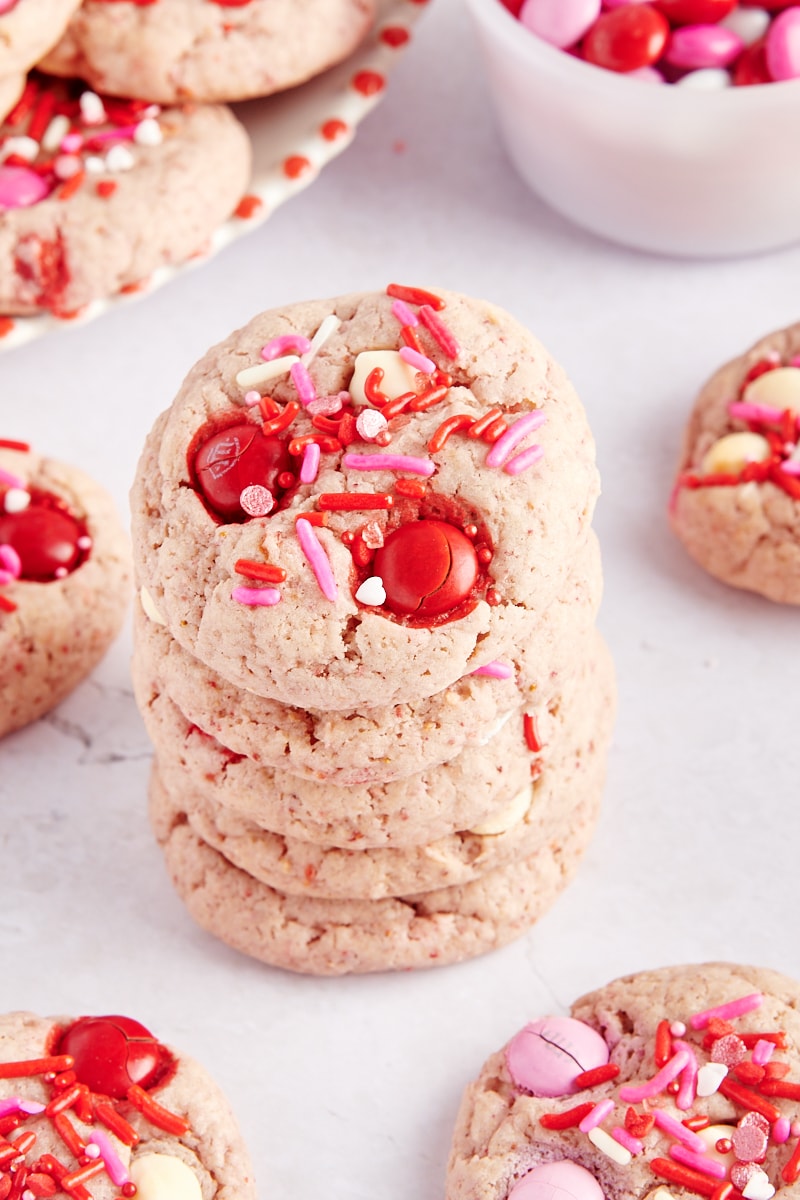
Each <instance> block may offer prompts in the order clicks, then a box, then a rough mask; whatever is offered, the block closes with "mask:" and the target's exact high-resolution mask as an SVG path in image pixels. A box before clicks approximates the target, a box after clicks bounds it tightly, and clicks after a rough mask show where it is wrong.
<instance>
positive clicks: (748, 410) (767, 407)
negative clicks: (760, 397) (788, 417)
mask: <svg viewBox="0 0 800 1200" xmlns="http://www.w3.org/2000/svg"><path fill="white" fill-rule="evenodd" d="M728 412H729V413H730V414H731V416H732V417H739V419H740V420H742V421H780V419H781V417H782V416H783V413H782V412H781V410H780V409H779V408H773V407H772V405H771V404H751V403H750V402H749V401H748V400H736V401H734V402H733V403H732V404H729V405H728Z"/></svg>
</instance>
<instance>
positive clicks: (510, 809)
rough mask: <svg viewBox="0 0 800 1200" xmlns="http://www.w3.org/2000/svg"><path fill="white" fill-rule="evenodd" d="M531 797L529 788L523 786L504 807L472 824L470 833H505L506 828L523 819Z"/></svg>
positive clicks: (482, 834) (491, 834)
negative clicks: (478, 823)
mask: <svg viewBox="0 0 800 1200" xmlns="http://www.w3.org/2000/svg"><path fill="white" fill-rule="evenodd" d="M531 799H532V792H531V789H530V788H529V787H527V788H523V790H522V791H521V792H518V793H517V795H516V796H515V797H514V799H513V800H512V801H511V803H510V804H507V805H506V806H505V808H501V809H500V811H499V812H497V813H493V814H492V816H490V817H487V818H486V820H485V821H481V823H480V825H473V826H472V829H471V830H470V833H477V834H479V835H480V836H481V837H491V836H493V835H494V834H498V833H505V832H506V830H507V829H512V828H513V827H514V825H518V824H519V822H520V821H522V820H523V818H524V817H525V814H526V812H527V811H528V809H529V808H530V806H531Z"/></svg>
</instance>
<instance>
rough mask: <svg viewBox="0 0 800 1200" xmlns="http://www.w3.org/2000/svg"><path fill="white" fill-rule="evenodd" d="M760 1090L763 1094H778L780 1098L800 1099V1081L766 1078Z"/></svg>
mask: <svg viewBox="0 0 800 1200" xmlns="http://www.w3.org/2000/svg"><path fill="white" fill-rule="evenodd" d="M760 1090H761V1092H762V1094H763V1095H765V1096H777V1097H778V1098H779V1099H780V1100H800V1083H790V1082H789V1080H788V1079H765V1080H764V1081H763V1083H762V1084H761V1088H760ZM758 1111H760V1110H758ZM766 1115H767V1114H766V1113H764V1116H766ZM769 1120H772V1118H771V1117H770V1118H769Z"/></svg>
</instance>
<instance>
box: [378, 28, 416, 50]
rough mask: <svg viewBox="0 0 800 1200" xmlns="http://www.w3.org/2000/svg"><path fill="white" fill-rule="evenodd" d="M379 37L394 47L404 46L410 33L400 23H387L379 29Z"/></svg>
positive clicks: (409, 37)
mask: <svg viewBox="0 0 800 1200" xmlns="http://www.w3.org/2000/svg"><path fill="white" fill-rule="evenodd" d="M380 39H381V41H382V42H384V43H385V44H386V45H387V46H391V47H392V48H393V49H394V48H396V47H397V46H405V44H406V42H408V41H410V39H411V34H410V33H409V32H408V30H407V29H404V28H403V26H402V25H387V26H386V28H385V29H382V30H381V32H380Z"/></svg>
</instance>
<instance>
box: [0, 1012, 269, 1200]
mask: <svg viewBox="0 0 800 1200" xmlns="http://www.w3.org/2000/svg"><path fill="white" fill-rule="evenodd" d="M0 1130H2V1136H1V1137H0V1197H3V1198H4V1200H5V1198H6V1197H18V1196H19V1197H39V1196H47V1197H54V1200H58V1198H59V1197H63V1200H76V1197H77V1198H82V1200H89V1198H90V1197H92V1198H93V1200H122V1198H123V1197H124V1198H125V1200H127V1198H129V1197H134V1196H136V1197H138V1200H255V1195H256V1191H255V1186H254V1183H253V1176H252V1170H251V1167H250V1162H249V1159H248V1154H247V1150H246V1148H245V1146H244V1143H243V1142H242V1138H241V1134H240V1133H239V1130H238V1128H237V1126H236V1122H235V1120H234V1117H233V1114H232V1112H231V1110H230V1107H229V1105H228V1102H227V1100H226V1099H225V1097H224V1096H223V1095H222V1093H221V1092H220V1090H219V1088H218V1087H217V1086H216V1084H215V1083H214V1082H213V1080H212V1079H211V1078H210V1077H209V1076H208V1074H207V1073H206V1072H205V1071H204V1070H203V1068H202V1067H201V1066H200V1065H199V1064H198V1063H196V1062H193V1061H192V1059H190V1058H187V1057H186V1056H185V1055H183V1054H179V1053H178V1052H177V1051H175V1050H172V1049H171V1048H169V1047H168V1046H165V1045H164V1044H163V1043H162V1042H159V1041H158V1040H157V1038H155V1037H154V1036H153V1034H152V1033H150V1031H149V1030H148V1029H146V1028H145V1026H144V1025H141V1024H140V1023H139V1022H138V1021H135V1020H132V1019H131V1018H130V1017H123V1016H100V1017H79V1018H78V1019H77V1020H76V1019H74V1018H72V1017H51V1018H45V1017H37V1016H34V1015H33V1013H27V1012H14V1013H9V1014H7V1015H5V1016H3V1017H0Z"/></svg>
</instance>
